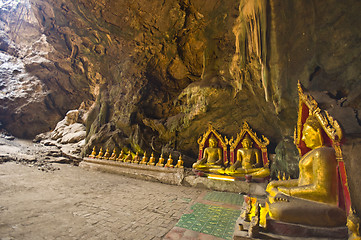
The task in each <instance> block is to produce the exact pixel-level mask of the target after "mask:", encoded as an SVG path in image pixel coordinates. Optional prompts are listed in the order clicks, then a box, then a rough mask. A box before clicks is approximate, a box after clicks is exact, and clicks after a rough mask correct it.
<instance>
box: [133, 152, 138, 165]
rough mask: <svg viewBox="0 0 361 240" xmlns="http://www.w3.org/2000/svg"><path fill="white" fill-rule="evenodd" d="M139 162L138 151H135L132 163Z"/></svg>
mask: <svg viewBox="0 0 361 240" xmlns="http://www.w3.org/2000/svg"><path fill="white" fill-rule="evenodd" d="M139 162H140V156H139V152H137V153H136V154H135V156H134V158H133V161H132V163H136V164H138V163H139Z"/></svg>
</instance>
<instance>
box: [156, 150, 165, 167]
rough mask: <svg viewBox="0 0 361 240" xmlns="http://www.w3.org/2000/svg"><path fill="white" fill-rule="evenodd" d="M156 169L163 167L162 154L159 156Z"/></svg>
mask: <svg viewBox="0 0 361 240" xmlns="http://www.w3.org/2000/svg"><path fill="white" fill-rule="evenodd" d="M156 166H158V167H164V158H163V153H162V154H161V155H160V157H159V160H158V163H157V165H156Z"/></svg>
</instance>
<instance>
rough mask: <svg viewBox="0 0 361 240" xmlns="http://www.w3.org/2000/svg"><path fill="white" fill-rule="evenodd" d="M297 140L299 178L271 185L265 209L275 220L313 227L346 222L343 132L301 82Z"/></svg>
mask: <svg viewBox="0 0 361 240" xmlns="http://www.w3.org/2000/svg"><path fill="white" fill-rule="evenodd" d="M299 97H300V107H299V116H298V123H297V128H296V131H295V143H296V146H297V147H298V149H299V151H300V155H301V160H300V161H299V172H300V174H299V178H298V179H291V180H281V181H272V182H270V183H269V184H268V186H267V189H266V191H267V192H268V194H269V196H268V201H267V204H266V211H268V214H269V217H270V218H271V219H273V220H278V221H281V222H286V223H294V224H301V225H305V226H313V227H329V228H332V227H341V226H345V224H346V215H347V213H348V212H349V209H350V205H351V202H350V195H349V191H348V187H347V180H346V172H345V168H344V164H343V159H342V152H341V148H340V142H341V139H342V131H341V128H340V126H339V125H338V123H337V121H335V120H333V118H332V117H331V116H329V115H328V113H327V112H325V111H321V109H320V108H319V107H318V106H317V102H316V101H315V100H314V99H313V98H312V97H311V96H310V95H308V94H304V92H303V89H302V86H301V85H299Z"/></svg>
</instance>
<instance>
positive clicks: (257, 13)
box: [229, 0, 269, 101]
mask: <svg viewBox="0 0 361 240" xmlns="http://www.w3.org/2000/svg"><path fill="white" fill-rule="evenodd" d="M266 19H267V17H266V1H265V0H253V1H245V0H241V1H240V4H239V16H238V18H237V19H236V22H235V24H234V27H233V33H234V35H235V37H236V41H235V47H236V51H235V53H234V55H233V58H232V63H231V65H230V68H229V71H230V73H231V75H232V77H233V82H232V84H233V86H234V88H235V89H236V92H239V91H240V90H242V86H243V84H244V82H245V81H249V82H252V81H258V80H259V79H258V78H257V76H260V79H261V80H262V86H261V87H262V88H263V89H264V93H265V99H266V101H268V100H269V94H268V74H267V66H266V64H267V63H266V60H267V45H266V31H267V22H266ZM251 85H255V84H251Z"/></svg>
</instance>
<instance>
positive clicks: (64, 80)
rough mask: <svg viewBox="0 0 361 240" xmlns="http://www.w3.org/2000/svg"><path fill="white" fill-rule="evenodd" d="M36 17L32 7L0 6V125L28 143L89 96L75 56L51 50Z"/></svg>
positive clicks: (52, 46)
mask: <svg viewBox="0 0 361 240" xmlns="http://www.w3.org/2000/svg"><path fill="white" fill-rule="evenodd" d="M49 12H52V10H51V9H50V8H49ZM36 14H37V12H36V11H35V12H34V11H33V8H32V5H31V3H30V2H29V1H9V0H7V1H6V0H2V1H0V24H1V25H0V88H1V92H0V121H1V123H2V126H3V127H5V128H6V129H7V130H8V131H10V132H11V133H12V134H14V135H15V136H18V137H23V138H32V137H34V136H35V135H36V134H38V133H40V132H45V131H49V130H51V129H52V128H53V127H54V126H55V124H56V123H57V122H58V121H59V120H60V119H62V118H63V117H64V115H65V113H66V112H67V111H68V110H69V108H71V107H72V108H78V107H79V105H80V103H81V102H82V101H84V100H83V99H85V100H86V99H88V98H89V96H90V94H89V90H88V89H89V84H88V83H87V80H86V78H85V76H82V75H81V74H76V73H75V71H74V69H73V68H72V67H71V64H72V63H71V58H70V53H71V51H70V50H68V49H67V48H66V45H65V44H64V47H61V48H57V46H56V45H55V44H52V42H51V37H50V36H49V34H47V32H45V31H44V27H43V25H42V22H39V20H40V19H39V18H38V17H37V15H36ZM49 14H50V13H49ZM54 37H55V36H54ZM84 90H85V91H84Z"/></svg>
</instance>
